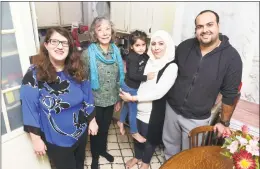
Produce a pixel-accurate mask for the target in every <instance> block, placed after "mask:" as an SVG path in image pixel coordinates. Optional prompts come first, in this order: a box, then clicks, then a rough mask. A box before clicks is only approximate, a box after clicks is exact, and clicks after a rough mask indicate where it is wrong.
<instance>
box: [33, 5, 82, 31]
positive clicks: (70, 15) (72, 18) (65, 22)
mask: <svg viewBox="0 0 260 169" xmlns="http://www.w3.org/2000/svg"><path fill="white" fill-rule="evenodd" d="M34 4H35V11H36V16H37V25H38V27H40V28H41V27H51V26H70V25H71V24H72V22H82V20H83V19H82V2H34Z"/></svg>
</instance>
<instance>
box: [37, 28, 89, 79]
mask: <svg viewBox="0 0 260 169" xmlns="http://www.w3.org/2000/svg"><path fill="white" fill-rule="evenodd" d="M54 32H57V33H59V34H61V35H62V36H64V37H65V38H66V39H67V40H68V43H69V53H68V56H67V58H66V59H65V67H64V72H65V73H66V74H68V75H70V76H71V77H72V78H73V79H74V80H76V81H77V82H81V81H82V80H84V79H86V76H87V73H86V70H87V69H86V68H85V64H84V61H83V59H82V58H81V54H80V53H79V52H78V51H77V50H76V47H75V46H74V43H73V38H72V36H71V34H70V33H69V31H68V30H66V29H65V28H62V27H55V28H50V29H49V30H48V31H47V34H46V37H45V39H44V42H45V43H49V40H50V38H51V36H52V34H53V33H54ZM34 64H35V65H36V70H37V80H38V81H46V82H48V83H51V82H55V81H56V78H57V73H56V70H55V68H54V66H53V65H52V63H51V61H50V58H49V53H48V50H47V49H46V48H45V46H44V44H41V47H40V52H39V54H38V56H36V57H35V61H34Z"/></svg>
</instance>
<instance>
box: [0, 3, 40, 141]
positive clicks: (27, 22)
mask: <svg viewBox="0 0 260 169" xmlns="http://www.w3.org/2000/svg"><path fill="white" fill-rule="evenodd" d="M0 10H1V13H2V21H1V22H2V23H1V24H2V28H1V39H0V40H1V52H2V53H1V134H2V142H5V141H7V140H9V139H10V138H14V137H16V136H18V135H20V134H22V133H24V132H23V127H22V126H23V121H22V111H21V103H20V87H21V82H22V78H23V75H24V74H25V72H26V70H27V69H28V67H29V65H30V62H29V57H30V56H32V55H35V54H36V43H35V39H34V36H35V35H34V29H33V24H32V17H31V6H30V3H29V2H2V3H1V5H0ZM18 133H19V134H18Z"/></svg>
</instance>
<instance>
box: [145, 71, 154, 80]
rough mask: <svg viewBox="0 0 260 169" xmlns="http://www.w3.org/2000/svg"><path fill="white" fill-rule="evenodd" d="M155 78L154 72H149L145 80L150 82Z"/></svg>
mask: <svg viewBox="0 0 260 169" xmlns="http://www.w3.org/2000/svg"><path fill="white" fill-rule="evenodd" d="M154 77H155V73H154V72H149V73H148V74H147V80H152V79H153V78H154Z"/></svg>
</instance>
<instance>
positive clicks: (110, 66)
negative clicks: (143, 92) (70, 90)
mask: <svg viewBox="0 0 260 169" xmlns="http://www.w3.org/2000/svg"><path fill="white" fill-rule="evenodd" d="M89 33H90V37H91V41H92V43H91V45H90V46H89V47H88V49H87V50H85V51H84V52H83V57H84V58H85V61H86V64H87V65H88V68H89V72H90V74H89V80H90V83H91V87H92V91H93V95H94V100H95V111H96V121H97V124H98V126H99V131H98V133H97V135H96V136H90V142H91V154H92V164H91V169H97V168H98V159H99V156H100V155H101V156H103V157H105V158H106V159H107V160H108V161H110V162H113V161H114V157H113V156H112V155H110V154H108V153H107V152H106V149H107V135H108V129H109V125H110V123H111V120H112V115H113V112H114V111H119V109H120V106H121V102H120V98H119V96H118V95H119V88H120V84H121V83H122V82H123V81H124V64H123V61H122V58H121V54H120V51H119V49H118V47H117V46H116V45H115V44H114V42H113V40H114V37H115V30H114V28H113V23H112V22H111V21H109V20H108V19H106V18H104V17H97V18H95V19H94V21H93V22H92V24H91V26H90V32H89Z"/></svg>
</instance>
